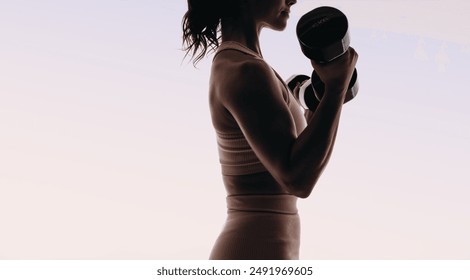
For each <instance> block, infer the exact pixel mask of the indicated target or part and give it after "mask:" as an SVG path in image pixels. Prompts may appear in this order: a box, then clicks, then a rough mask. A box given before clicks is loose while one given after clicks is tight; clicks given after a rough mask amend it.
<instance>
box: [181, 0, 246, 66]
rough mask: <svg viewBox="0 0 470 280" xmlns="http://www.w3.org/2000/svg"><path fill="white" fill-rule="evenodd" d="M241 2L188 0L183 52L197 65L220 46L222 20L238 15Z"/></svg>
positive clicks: (238, 0) (183, 23)
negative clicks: (189, 55)
mask: <svg viewBox="0 0 470 280" xmlns="http://www.w3.org/2000/svg"><path fill="white" fill-rule="evenodd" d="M239 3H240V0H188V11H187V12H186V13H185V14H184V16H183V22H182V25H183V50H184V51H185V52H186V55H185V57H186V56H187V55H188V54H191V58H192V59H193V64H194V65H196V64H197V63H198V62H199V61H200V60H201V59H203V58H204V57H205V56H206V54H207V53H208V52H210V51H214V50H215V49H216V48H217V47H219V44H220V35H219V31H220V23H221V20H222V18H228V17H233V16H235V15H237V14H238V11H239V6H240V5H239Z"/></svg>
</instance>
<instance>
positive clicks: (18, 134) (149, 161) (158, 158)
mask: <svg viewBox="0 0 470 280" xmlns="http://www.w3.org/2000/svg"><path fill="white" fill-rule="evenodd" d="M319 5H331V6H336V7H339V8H340V9H342V10H343V11H344V12H345V13H346V14H347V15H348V18H349V20H350V24H351V31H350V32H351V37H352V46H353V47H354V48H355V49H356V50H357V51H358V53H359V54H360V60H359V63H358V65H357V68H358V73H359V80H360V91H359V94H358V96H357V98H356V99H355V100H354V101H353V102H351V103H349V104H347V106H346V107H345V109H344V113H343V115H342V123H341V127H340V131H339V134H338V140H337V145H336V148H335V151H334V153H333V157H332V160H331V162H330V165H329V166H328V168H327V170H326V171H325V173H324V174H323V177H322V178H321V180H320V181H319V183H318V185H317V187H316V189H315V190H314V192H313V194H312V195H311V196H310V197H309V198H307V199H305V200H301V201H299V209H300V215H301V219H302V245H301V258H302V259H469V258H470V238H469V236H470V203H469V198H470V188H469V187H470V179H469V177H468V167H469V166H470V159H469V155H470V148H469V144H468V143H469V139H470V124H469V121H470V111H469V110H468V106H469V104H470V97H469V94H468V91H469V84H468V73H469V67H470V37H469V36H467V35H466V34H468V31H469V30H468V26H470V21H469V19H468V17H467V15H468V14H469V13H470V4H468V2H465V1H366V0H363V1H350V0H348V1H346V0H344V1H307V0H303V1H302V0H299V1H298V4H297V5H296V6H294V8H293V13H292V15H291V19H290V24H289V26H288V28H287V30H286V31H285V32H283V33H279V32H273V31H269V30H266V31H264V32H263V33H262V37H261V44H262V48H263V51H264V57H265V59H266V60H267V61H268V62H269V63H270V64H271V65H272V66H273V67H274V68H276V69H277V70H278V72H279V73H280V74H281V76H283V77H285V78H288V77H289V76H290V75H292V74H294V73H310V71H311V69H310V67H309V63H308V61H307V60H306V59H305V58H304V57H303V56H302V54H301V52H300V49H299V47H298V43H297V41H296V38H295V32H294V30H295V23H296V22H297V20H298V18H299V17H300V16H301V15H302V14H303V13H304V12H307V11H308V10H310V9H312V8H314V7H316V6H319ZM185 8H186V2H185V1H149V0H139V1H110V0H99V1H91V0H84V1H58V0H46V1H32V0H18V1H2V2H1V3H0V37H1V40H2V43H1V44H0V225H1V230H0V259H207V257H208V254H209V251H210V248H211V246H212V243H213V241H214V240H215V238H216V237H217V235H218V233H219V231H220V229H221V228H222V225H223V222H224V219H225V190H224V188H223V185H222V181H221V177H220V169H219V165H218V156H217V149H216V144H215V136H214V133H213V131H212V127H211V122H210V116H209V110H208V100H207V83H208V74H209V67H210V60H211V57H209V58H207V59H206V60H205V61H204V62H202V63H200V64H199V65H198V69H195V68H193V67H192V65H191V64H190V63H188V61H187V60H183V56H184V53H183V52H182V51H181V50H180V48H181V17H182V15H183V13H184V12H185Z"/></svg>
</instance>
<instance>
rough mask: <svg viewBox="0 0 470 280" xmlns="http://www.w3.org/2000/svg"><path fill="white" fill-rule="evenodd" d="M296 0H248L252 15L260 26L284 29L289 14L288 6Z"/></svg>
mask: <svg viewBox="0 0 470 280" xmlns="http://www.w3.org/2000/svg"><path fill="white" fill-rule="evenodd" d="M295 3H297V1H296V0H250V4H249V5H250V8H251V11H252V13H253V17H254V18H255V20H257V21H258V22H259V23H260V24H261V26H262V27H269V28H271V29H274V30H284V29H285V28H286V26H287V20H288V19H289V16H290V8H291V6H292V5H294V4H295Z"/></svg>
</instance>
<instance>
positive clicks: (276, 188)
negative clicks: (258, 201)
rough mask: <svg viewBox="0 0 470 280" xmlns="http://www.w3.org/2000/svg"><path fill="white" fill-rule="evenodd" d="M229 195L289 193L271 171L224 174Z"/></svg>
mask: <svg viewBox="0 0 470 280" xmlns="http://www.w3.org/2000/svg"><path fill="white" fill-rule="evenodd" d="M222 178H223V181H224V185H225V190H226V191H227V194H228V195H254V194H288V193H287V191H286V190H284V189H283V188H282V186H281V185H280V184H279V183H278V182H277V181H276V180H275V179H274V178H273V177H272V176H271V174H270V173H269V172H259V173H254V174H247V175H230V176H227V175H223V176H222Z"/></svg>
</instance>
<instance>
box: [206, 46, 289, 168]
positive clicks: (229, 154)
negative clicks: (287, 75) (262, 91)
mask: <svg viewBox="0 0 470 280" xmlns="http://www.w3.org/2000/svg"><path fill="white" fill-rule="evenodd" d="M224 50H237V51H240V52H243V53H245V54H248V55H252V56H253V57H255V58H257V59H261V60H263V58H262V57H261V56H259V55H258V54H257V53H255V52H254V51H252V50H250V49H248V48H247V47H245V46H243V45H241V44H239V43H237V42H233V41H228V42H223V43H222V44H221V45H220V46H219V48H218V49H217V51H216V53H215V55H214V58H215V57H216V56H217V55H218V54H219V53H220V52H222V51H224ZM263 61H264V60H263ZM271 69H272V68H271ZM273 73H274V74H275V75H276V77H277V78H278V79H279V81H280V82H281V83H282V84H283V86H284V87H285V88H286V90H287V94H285V96H284V100H285V101H286V103H287V104H288V105H289V103H290V94H289V89H288V87H287V85H286V83H285V82H284V81H283V79H282V78H281V77H280V76H279V74H278V73H277V72H276V71H274V69H273ZM216 136H217V144H218V151H219V160H220V164H221V168H222V174H223V175H247V174H254V173H260V172H265V171H267V170H266V168H265V167H264V166H263V164H262V163H261V161H260V160H259V159H258V157H257V156H256V154H255V153H254V151H253V149H252V148H251V147H250V145H249V143H248V141H247V140H246V138H245V136H244V135H243V133H242V131H241V129H239V128H238V129H237V130H235V131H234V130H231V131H230V132H224V131H219V130H217V129H216Z"/></svg>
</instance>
